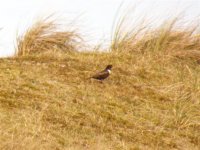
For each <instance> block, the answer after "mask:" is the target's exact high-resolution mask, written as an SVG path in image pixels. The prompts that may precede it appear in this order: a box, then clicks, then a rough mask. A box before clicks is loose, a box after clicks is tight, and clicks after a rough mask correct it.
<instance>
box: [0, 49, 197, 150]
mask: <svg viewBox="0 0 200 150" xmlns="http://www.w3.org/2000/svg"><path fill="white" fill-rule="evenodd" d="M107 64H113V66H114V68H113V74H112V75H111V76H110V78H109V79H107V80H106V81H105V82H104V83H103V84H101V83H99V82H96V81H93V80H87V79H86V78H87V77H89V76H90V75H91V74H93V73H94V72H96V71H98V70H101V69H104V67H105V66H106V65H107ZM0 69H1V72H0V83H1V84H0V92H1V94H0V149H20V150H21V149H29V150H30V149H109V148H110V149H131V148H133V149H134V148H135V149H157V148H158V149H199V148H200V132H199V131H200V115H199V114H200V109H199V108H200V92H199V90H200V79H199V76H200V67H199V65H198V64H197V63H195V62H193V61H191V60H179V59H176V58H174V57H168V56H167V55H163V54H162V53H160V54H159V53H156V54H153V53H146V54H142V55H141V54H139V53H135V54H133V55H129V54H126V53H117V52H110V53H98V52H93V53H92V52H91V53H69V54H64V55H63V54H61V53H58V52H57V53H50V54H45V53H44V54H40V55H35V56H34V55H33V56H31V55H30V56H24V57H17V58H10V59H1V60H0Z"/></svg>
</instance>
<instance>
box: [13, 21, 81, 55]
mask: <svg viewBox="0 0 200 150" xmlns="http://www.w3.org/2000/svg"><path fill="white" fill-rule="evenodd" d="M61 27H62V26H61V25H59V24H58V23H57V22H56V20H53V19H51V17H47V18H44V19H40V20H38V21H37V22H36V23H35V24H33V25H32V26H31V27H30V28H29V29H28V30H27V31H26V32H25V33H24V34H23V35H22V36H18V37H17V46H16V56H25V55H30V54H34V53H41V52H46V51H52V52H53V51H64V52H70V51H76V50H77V48H78V47H79V46H80V45H81V43H82V42H83V41H82V38H81V36H80V34H79V33H78V31H76V30H75V29H73V28H72V27H68V28H67V29H64V30H60V28H61ZM62 28H63V27H62Z"/></svg>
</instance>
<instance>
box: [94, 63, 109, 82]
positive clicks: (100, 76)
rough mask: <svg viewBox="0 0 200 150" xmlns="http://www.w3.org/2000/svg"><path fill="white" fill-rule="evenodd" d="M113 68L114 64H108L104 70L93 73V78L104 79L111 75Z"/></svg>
mask: <svg viewBox="0 0 200 150" xmlns="http://www.w3.org/2000/svg"><path fill="white" fill-rule="evenodd" d="M111 69H112V65H108V66H107V67H106V68H105V69H104V70H103V71H101V72H99V73H97V74H95V75H93V76H92V77H91V78H93V79H97V80H100V81H102V80H104V79H106V78H107V77H109V75H110V74H111Z"/></svg>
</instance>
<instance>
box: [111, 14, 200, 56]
mask: <svg viewBox="0 0 200 150" xmlns="http://www.w3.org/2000/svg"><path fill="white" fill-rule="evenodd" d="M127 15H129V14H127ZM128 18H129V17H128V16H124V17H122V18H120V19H119V20H118V22H117V23H116V25H115V30H114V31H115V32H114V33H113V38H112V43H111V49H112V51H118V52H119V51H120V52H142V53H145V52H150V51H153V52H156V51H157V52H161V51H162V52H164V53H166V54H169V53H170V54H171V55H174V56H178V57H183V56H184V57H187V56H188V57H192V58H196V59H200V37H199V36H198V35H199V33H200V30H199V29H200V28H199V24H198V23H197V22H198V21H196V22H195V23H185V22H184V21H183V20H182V19H181V18H180V17H174V18H173V19H168V20H165V21H163V23H161V24H160V25H159V26H157V27H152V26H150V24H148V22H151V21H145V19H142V21H137V20H135V22H134V24H135V25H134V26H130V25H129V22H130V21H129V20H128ZM129 19H130V18H129ZM130 20H131V21H132V20H134V18H131V19H130ZM186 55H187V56H186Z"/></svg>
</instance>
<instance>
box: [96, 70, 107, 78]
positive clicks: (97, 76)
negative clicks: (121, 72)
mask: <svg viewBox="0 0 200 150" xmlns="http://www.w3.org/2000/svg"><path fill="white" fill-rule="evenodd" d="M107 75H109V73H108V72H106V71H102V72H99V73H97V74H95V75H93V76H92V78H104V77H105V76H107Z"/></svg>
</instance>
